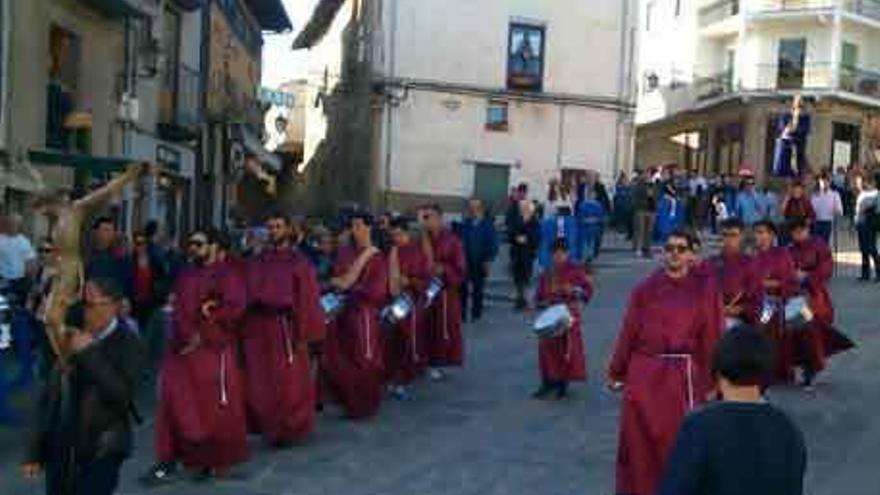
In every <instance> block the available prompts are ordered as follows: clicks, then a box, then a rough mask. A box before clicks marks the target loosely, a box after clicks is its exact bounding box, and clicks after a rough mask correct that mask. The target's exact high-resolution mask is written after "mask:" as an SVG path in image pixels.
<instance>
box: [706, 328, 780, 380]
mask: <svg viewBox="0 0 880 495" xmlns="http://www.w3.org/2000/svg"><path fill="white" fill-rule="evenodd" d="M773 354H774V351H773V343H772V342H771V341H770V340H769V339H768V338H767V337H766V336H765V335H764V334H762V333H761V332H759V331H758V330H755V329H754V328H752V327H750V326H747V325H741V326H738V327H735V328H733V329H731V330H729V331H728V332H727V333H725V334H724V336H722V337H721V340H719V341H718V344H717V345H716V347H715V354H714V356H713V357H712V373H713V374H714V375H715V376H716V377H720V378H724V379H726V380H727V381H729V382H731V383H733V384H734V385H740V386H747V385H760V384H762V383H764V382H765V380H766V379H767V378H768V377H769V375H770V372H771V371H772V370H773Z"/></svg>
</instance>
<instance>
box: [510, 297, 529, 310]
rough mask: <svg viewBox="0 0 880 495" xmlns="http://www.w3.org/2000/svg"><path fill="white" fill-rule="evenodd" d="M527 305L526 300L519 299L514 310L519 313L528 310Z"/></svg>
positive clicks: (514, 304)
mask: <svg viewBox="0 0 880 495" xmlns="http://www.w3.org/2000/svg"><path fill="white" fill-rule="evenodd" d="M526 306H527V303H526V300H525V299H517V300H516V302H514V303H513V309H515V310H517V311H522V310H524V309H526Z"/></svg>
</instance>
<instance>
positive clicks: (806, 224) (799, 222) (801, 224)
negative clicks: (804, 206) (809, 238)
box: [785, 217, 810, 232]
mask: <svg viewBox="0 0 880 495" xmlns="http://www.w3.org/2000/svg"><path fill="white" fill-rule="evenodd" d="M785 227H786V229H788V231H789V232H794V231H795V230H801V229H809V228H810V221H809V220H807V219H806V218H804V217H794V218H791V219H789V220H788V222H786V224H785Z"/></svg>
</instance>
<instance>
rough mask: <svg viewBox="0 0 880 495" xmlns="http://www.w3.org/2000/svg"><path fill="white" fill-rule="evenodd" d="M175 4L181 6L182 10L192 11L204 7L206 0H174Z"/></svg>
mask: <svg viewBox="0 0 880 495" xmlns="http://www.w3.org/2000/svg"><path fill="white" fill-rule="evenodd" d="M172 1H173V2H174V4H175V5H177V6H178V7H180V8H181V9H182V10H184V11H186V12H192V11H195V10H199V9H200V8H202V7H203V6H204V5H205V3H206V0H172Z"/></svg>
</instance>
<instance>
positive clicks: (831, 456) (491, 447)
mask: <svg viewBox="0 0 880 495" xmlns="http://www.w3.org/2000/svg"><path fill="white" fill-rule="evenodd" d="M653 266H655V265H654V262H651V261H644V260H635V259H633V258H632V257H631V255H629V254H625V253H610V254H608V255H606V256H604V257H603V258H602V259H601V263H599V265H598V267H597V272H598V292H597V295H596V297H595V298H594V300H593V302H592V303H591V304H590V305H589V307H588V308H587V310H586V313H585V323H584V337H585V339H586V342H587V349H588V356H589V357H588V359H589V371H590V374H591V376H590V380H589V383H588V384H587V385H586V386H578V387H575V388H574V394H573V397H571V399H570V400H567V401H564V402H539V401H535V400H532V399H530V398H529V395H530V393H531V391H532V390H533V388H534V387H535V385H536V382H537V376H536V359H537V357H536V350H535V345H534V342H533V341H532V340H530V338H529V332H528V330H527V322H526V319H525V318H524V317H523V316H522V315H518V314H514V313H512V312H511V311H510V310H509V308H508V303H506V302H503V301H501V300H500V299H494V300H493V301H492V304H493V306H492V307H491V308H490V311H489V312H488V314H487V315H486V317H485V319H484V321H482V322H480V323H479V324H476V325H468V326H467V327H466V332H467V339H468V348H467V353H468V357H467V366H466V367H465V368H463V369H462V370H459V371H456V372H454V373H453V374H452V375H451V376H450V378H449V379H448V380H447V381H445V382H442V383H429V382H427V381H424V382H421V383H419V384H418V385H417V387H416V389H415V394H416V399H415V400H414V401H412V402H394V401H387V402H386V403H385V404H384V405H383V409H382V411H381V414H380V416H379V417H378V418H376V419H375V420H372V421H368V422H364V423H351V422H348V421H344V420H342V419H340V418H339V415H338V412H337V411H335V410H333V409H330V410H328V411H327V412H325V413H324V415H323V417H322V418H321V420H320V423H319V427H318V430H317V432H316V434H315V436H314V438H313V439H312V441H311V442H310V444H308V445H303V446H298V447H295V448H293V449H290V450H284V451H269V450H267V449H265V448H264V447H262V446H261V445H260V444H258V443H254V445H253V459H252V461H251V462H250V463H248V464H247V465H245V466H243V467H242V468H241V469H240V470H239V471H237V472H236V473H235V474H236V476H235V477H234V478H233V479H230V480H225V481H221V482H217V483H214V484H211V485H202V484H195V483H192V482H189V481H182V482H181V483H178V484H175V485H172V486H168V487H163V488H159V489H153V490H148V489H145V488H142V487H141V486H140V485H139V484H138V483H137V481H136V478H137V476H138V475H139V474H140V473H142V472H143V471H144V470H145V469H146V468H147V467H148V466H149V465H150V463H151V461H152V458H151V451H152V442H151V433H152V430H151V425H150V424H149V422H148V423H147V424H145V425H143V426H142V427H141V429H140V430H139V434H138V449H137V454H136V456H135V458H134V459H133V460H132V461H130V462H128V463H127V464H126V467H125V469H124V473H123V482H122V486H121V489H120V492H119V493H120V495H141V494H146V493H152V494H172V493H174V494H199V495H201V494H211V495H224V494H230V495H232V494H235V495H282V494H290V495H294V494H295V495H309V494H342V493H345V494H348V495H416V494H418V495H447V494H448V495H468V494H480V495H496V494H497V495H519V494H523V495H526V494H529V495H531V494H536V493H540V494H542V495H543V494H546V495H576V494H607V495H611V494H612V493H613V478H614V457H615V450H616V435H617V415H618V410H619V399H618V397H616V396H615V395H613V394H611V393H609V392H607V391H605V390H604V389H603V388H602V386H601V384H602V380H601V376H602V368H603V366H604V364H605V361H606V359H607V356H608V353H609V351H610V347H611V346H612V344H613V341H614V337H615V334H616V332H617V329H618V325H619V323H620V319H621V315H622V310H623V306H624V304H625V302H626V299H627V297H626V296H627V294H628V292H629V290H630V288H631V287H632V285H633V284H634V283H635V282H636V281H637V280H638V279H639V278H640V277H642V276H643V275H644V274H646V273H647V272H648V271H649V270H650V269H651V268H652V267H653ZM493 289H494V291H495V292H496V293H503V291H505V290H506V286H505V285H493ZM834 296H835V300H836V302H837V305H838V322H839V323H840V326H841V328H843V329H844V330H845V331H846V332H847V333H849V334H850V335H851V336H852V337H853V338H854V339H855V340H857V341H858V343H859V346H860V347H859V348H858V349H857V350H856V351H854V352H850V353H849V354H846V355H843V356H841V357H839V358H837V359H836V360H835V361H834V362H833V363H832V365H831V367H830V369H829V370H828V371H827V372H826V373H825V374H824V375H822V376H821V377H820V380H819V383H818V386H817V392H816V393H815V395H813V396H808V395H805V394H804V393H803V392H801V391H799V390H794V389H791V390H788V389H783V390H774V391H773V393H772V396H771V400H772V401H773V402H775V403H777V404H779V405H780V406H782V407H783V408H784V409H785V410H787V411H788V412H790V413H791V414H792V415H793V416H794V417H795V419H796V421H797V422H798V424H799V425H800V426H801V427H802V428H803V430H804V432H805V434H806V436H807V440H808V443H809V449H810V452H809V468H808V481H807V487H808V492H807V493H809V494H812V495H865V494H867V493H870V490H871V489H870V488H869V487H872V486H876V485H877V482H878V481H880V475H878V473H877V471H876V469H875V468H871V467H870V465H872V464H873V462H874V461H873V460H872V459H877V458H878V456H880V423H878V422H877V421H876V420H875V418H876V411H877V410H878V407H880V399H878V396H877V393H876V392H877V390H880V363H878V360H877V359H876V356H877V355H878V353H880V338H878V335H880V322H878V318H877V317H876V309H875V306H876V304H877V301H878V300H880V298H878V296H880V285H877V284H869V285H858V284H856V282H855V281H853V280H852V279H843V278H839V279H836V280H835V281H834ZM4 438H10V436H9V435H8V434H5V435H4ZM10 448H11V446H10V445H5V446H4V447H3V449H4V450H5V451H9V450H10ZM4 458H5V459H9V462H8V463H7V465H6V466H4V468H3V470H2V484H0V492H2V493H4V494H16V495H17V494H22V495H29V494H36V493H42V486H41V485H40V484H37V483H33V484H27V483H25V482H23V481H22V480H21V479H20V478H19V477H18V476H17V474H16V466H15V465H14V462H13V460H12V458H10V457H8V456H7V457H4Z"/></svg>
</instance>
